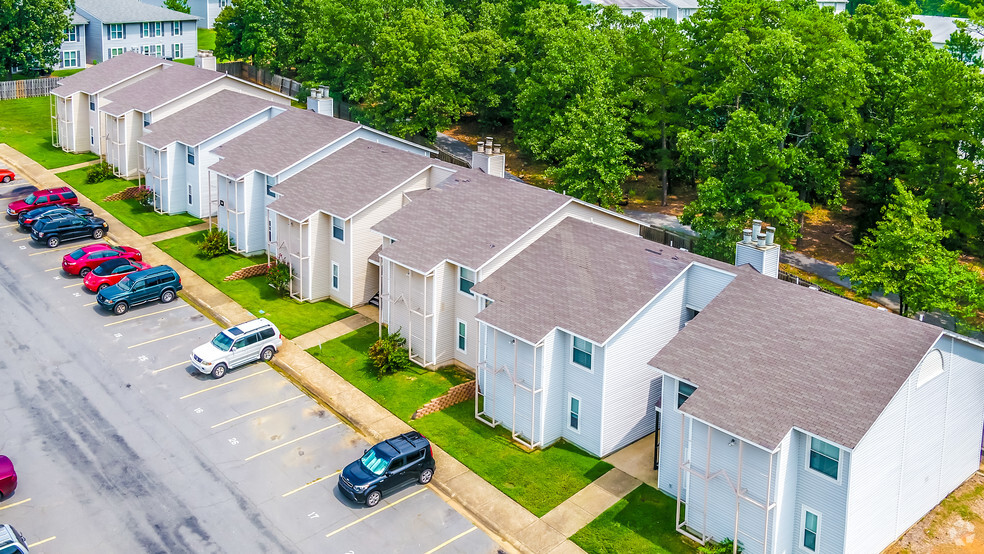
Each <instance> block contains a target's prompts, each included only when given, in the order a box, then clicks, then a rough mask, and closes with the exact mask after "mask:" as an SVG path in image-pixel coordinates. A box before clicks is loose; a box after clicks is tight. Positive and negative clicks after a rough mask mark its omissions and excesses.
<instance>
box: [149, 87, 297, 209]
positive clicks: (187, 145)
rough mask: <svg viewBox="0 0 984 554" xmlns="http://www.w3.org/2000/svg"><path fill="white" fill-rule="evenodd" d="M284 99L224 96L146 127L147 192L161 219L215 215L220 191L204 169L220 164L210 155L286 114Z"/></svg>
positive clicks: (219, 94) (225, 93)
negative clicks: (149, 190)
mask: <svg viewBox="0 0 984 554" xmlns="http://www.w3.org/2000/svg"><path fill="white" fill-rule="evenodd" d="M288 103H289V101H288V100H287V99H276V100H271V99H270V98H261V97H257V96H252V95H248V94H243V93H241V92H237V91H235V90H223V91H220V92H217V93H215V94H213V95H212V96H209V97H207V98H205V99H204V100H201V101H199V102H197V103H195V104H193V105H191V106H189V107H187V108H185V109H183V110H181V111H179V112H177V113H175V114H173V115H170V116H168V117H166V118H164V119H162V120H160V121H158V122H157V123H152V124H150V125H149V126H147V127H145V128H144V130H143V132H144V135H143V136H142V137H141V138H140V139H139V140H138V141H137V142H138V143H139V144H140V145H141V147H142V148H143V155H142V156H141V158H142V160H143V166H142V167H141V168H140V170H141V173H143V174H144V179H145V183H146V185H147V187H149V188H150V189H151V190H152V191H153V193H154V209H155V210H156V211H158V212H160V213H167V214H176V213H189V214H191V215H194V216H195V217H201V218H204V217H209V216H212V215H215V213H216V208H217V206H218V190H217V186H216V184H215V182H214V181H211V180H210V179H209V175H210V173H209V171H208V167H209V166H210V165H212V164H213V163H215V162H217V161H218V160H219V158H218V156H216V155H215V154H214V153H213V152H212V150H213V149H215V148H216V147H218V146H221V145H222V144H225V143H226V142H228V141H230V140H232V139H234V138H236V137H238V136H239V135H241V134H243V133H245V132H247V131H249V130H250V129H252V128H254V127H256V126H257V125H260V124H261V123H264V122H266V121H269V120H270V118H272V117H274V116H276V115H278V114H281V113H283V112H284V111H286V109H287V105H288Z"/></svg>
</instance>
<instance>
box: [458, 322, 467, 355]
mask: <svg viewBox="0 0 984 554" xmlns="http://www.w3.org/2000/svg"><path fill="white" fill-rule="evenodd" d="M467 336H468V325H467V324H466V323H465V322H464V321H461V320H460V319H459V320H458V350H460V351H462V352H465V351H466V350H465V347H466V346H467V345H468V341H467Z"/></svg>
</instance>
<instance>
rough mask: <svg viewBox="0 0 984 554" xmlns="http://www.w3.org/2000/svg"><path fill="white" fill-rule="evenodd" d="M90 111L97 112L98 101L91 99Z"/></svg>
mask: <svg viewBox="0 0 984 554" xmlns="http://www.w3.org/2000/svg"><path fill="white" fill-rule="evenodd" d="M89 111H90V112H94V111H96V101H95V100H93V99H91V98H90V99H89Z"/></svg>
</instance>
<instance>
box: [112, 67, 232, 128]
mask: <svg viewBox="0 0 984 554" xmlns="http://www.w3.org/2000/svg"><path fill="white" fill-rule="evenodd" d="M224 78H226V75H225V74H224V73H219V72H217V71H212V70H210V69H202V68H200V67H193V66H190V65H185V64H183V63H177V64H171V65H168V66H165V67H164V70H163V71H160V72H158V73H157V74H156V75H151V76H150V77H147V78H146V79H141V80H139V81H137V82H135V83H133V84H132V85H127V86H125V87H123V88H121V89H120V90H117V91H115V92H113V93H112V94H110V95H109V96H107V97H106V99H107V100H109V101H110V103H109V104H107V105H105V106H103V108H102V109H103V111H104V112H106V113H108V114H110V115H115V116H119V115H123V114H125V113H126V112H128V111H130V110H137V111H140V112H148V111H150V110H152V109H154V108H156V107H158V106H160V105H162V104H165V103H167V102H170V101H172V100H175V99H177V98H180V97H182V96H184V95H185V94H188V93H189V92H191V91H193V90H195V89H196V88H198V87H201V86H203V85H205V84H207V83H211V82H212V81H218V80H219V79H224Z"/></svg>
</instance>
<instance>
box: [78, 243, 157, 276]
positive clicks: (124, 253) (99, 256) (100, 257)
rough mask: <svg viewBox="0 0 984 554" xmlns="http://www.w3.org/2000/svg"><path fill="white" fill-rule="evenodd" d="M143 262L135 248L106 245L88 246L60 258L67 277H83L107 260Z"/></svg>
mask: <svg viewBox="0 0 984 554" xmlns="http://www.w3.org/2000/svg"><path fill="white" fill-rule="evenodd" d="M116 259H125V260H135V261H138V262H139V261H140V260H143V256H142V255H141V254H140V251H139V250H137V249H136V248H130V247H129V246H110V245H108V244H90V245H89V246H83V247H82V248H79V249H78V250H74V251H72V252H71V253H70V254H65V256H64V257H63V258H62V269H64V270H65V273H68V274H69V275H80V276H82V277H85V276H86V275H88V274H89V272H90V271H92V270H93V269H95V268H96V266H98V265H99V264H101V263H103V262H107V261H109V260H116Z"/></svg>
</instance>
